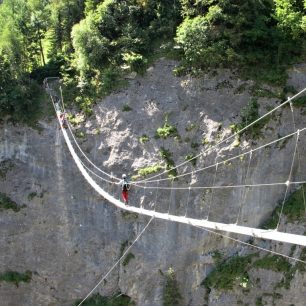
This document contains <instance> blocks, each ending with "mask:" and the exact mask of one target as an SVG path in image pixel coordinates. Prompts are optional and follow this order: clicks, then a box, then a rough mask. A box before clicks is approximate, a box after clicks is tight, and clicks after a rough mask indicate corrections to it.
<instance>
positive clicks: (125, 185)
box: [122, 180, 130, 191]
mask: <svg viewBox="0 0 306 306" xmlns="http://www.w3.org/2000/svg"><path fill="white" fill-rule="evenodd" d="M128 190H130V184H129V183H128V182H127V181H126V180H124V181H123V182H122V191H128Z"/></svg>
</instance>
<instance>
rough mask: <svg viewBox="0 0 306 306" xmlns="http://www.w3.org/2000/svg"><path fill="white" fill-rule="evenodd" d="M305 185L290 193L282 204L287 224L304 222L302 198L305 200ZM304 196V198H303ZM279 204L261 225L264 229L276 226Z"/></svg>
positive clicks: (279, 209) (279, 210)
mask: <svg viewBox="0 0 306 306" xmlns="http://www.w3.org/2000/svg"><path fill="white" fill-rule="evenodd" d="M305 193H306V185H305V184H304V185H303V186H302V187H301V188H300V189H298V190H296V191H294V192H293V193H291V195H290V196H289V198H288V199H287V201H286V202H285V204H284V208H283V215H285V216H286V217H287V220H288V221H289V222H295V221H299V222H300V221H303V220H305V206H304V196H305V198H306V194H305ZM303 194H304V196H303ZM281 205H282V204H281V203H280V204H279V205H278V206H277V207H276V208H275V209H274V211H273V212H272V215H271V217H270V218H269V219H268V220H267V221H266V222H265V223H264V224H263V228H264V229H274V228H276V226H277V223H278V220H279V215H280V212H281Z"/></svg>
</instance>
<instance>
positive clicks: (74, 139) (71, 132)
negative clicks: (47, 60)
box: [59, 86, 120, 181]
mask: <svg viewBox="0 0 306 306" xmlns="http://www.w3.org/2000/svg"><path fill="white" fill-rule="evenodd" d="M59 88H60V93H61V102H62V107H63V110H64V112H65V113H66V109H65V103H64V98H63V92H62V87H61V86H60V87H59ZM67 121H68V120H67ZM67 125H68V129H69V131H70V134H71V136H72V139H73V141H74V143H75V144H76V146H77V148H78V149H79V151H80V152H81V154H82V155H83V156H84V157H85V159H86V160H87V161H88V162H89V163H90V164H91V165H92V166H93V167H94V168H95V169H96V170H98V171H100V172H101V173H103V174H104V175H106V176H108V177H111V178H113V179H115V180H117V181H120V179H119V178H117V177H115V176H113V175H111V174H109V173H107V172H105V171H103V170H102V169H101V168H99V167H98V166H96V165H95V164H94V163H93V162H92V161H91V160H90V159H89V157H88V156H87V155H86V154H85V152H84V151H83V150H82V148H81V147H80V145H79V144H78V141H77V140H76V138H75V136H74V134H73V131H72V129H71V125H70V123H69V121H68V122H67Z"/></svg>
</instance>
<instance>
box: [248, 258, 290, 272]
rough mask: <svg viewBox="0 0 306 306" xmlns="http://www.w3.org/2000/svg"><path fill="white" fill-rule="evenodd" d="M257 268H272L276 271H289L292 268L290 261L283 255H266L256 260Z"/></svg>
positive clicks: (255, 265)
mask: <svg viewBox="0 0 306 306" xmlns="http://www.w3.org/2000/svg"><path fill="white" fill-rule="evenodd" d="M253 266H254V267H255V268H261V269H266V270H272V271H275V272H284V273H285V272H288V271H289V270H290V268H291V265H290V263H289V262H288V261H287V260H286V259H285V258H284V257H281V256H276V255H266V256H264V257H263V258H260V259H258V260H256V261H255V262H254V264H253Z"/></svg>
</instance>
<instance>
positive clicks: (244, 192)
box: [236, 151, 252, 224]
mask: <svg viewBox="0 0 306 306" xmlns="http://www.w3.org/2000/svg"><path fill="white" fill-rule="evenodd" d="M251 160H252V151H251V153H250V157H249V161H248V167H247V171H246V174H245V182H246V181H247V179H248V177H249V170H250V165H251ZM248 191H249V187H246V189H244V190H243V191H242V199H241V202H240V206H239V210H238V214H237V219H236V224H238V221H239V216H240V213H241V210H242V207H243V206H244V204H245V202H246V198H247V194H248Z"/></svg>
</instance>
